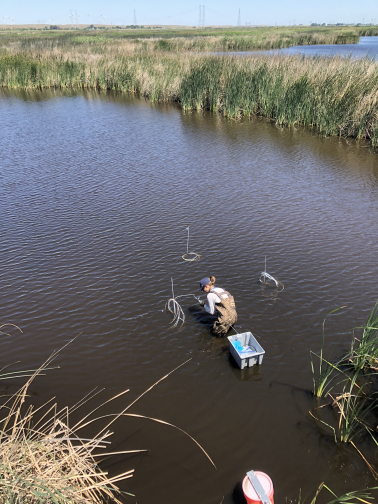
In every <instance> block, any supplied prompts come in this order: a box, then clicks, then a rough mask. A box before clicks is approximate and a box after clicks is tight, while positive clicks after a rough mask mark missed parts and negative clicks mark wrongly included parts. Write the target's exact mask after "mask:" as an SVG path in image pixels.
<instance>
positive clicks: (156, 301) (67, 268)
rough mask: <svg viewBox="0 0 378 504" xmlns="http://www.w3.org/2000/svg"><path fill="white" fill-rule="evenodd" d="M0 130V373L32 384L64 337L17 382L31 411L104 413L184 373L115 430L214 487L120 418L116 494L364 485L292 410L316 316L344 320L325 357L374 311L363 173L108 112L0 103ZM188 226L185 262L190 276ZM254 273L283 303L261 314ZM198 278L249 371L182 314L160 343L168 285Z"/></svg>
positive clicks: (300, 404)
mask: <svg viewBox="0 0 378 504" xmlns="http://www.w3.org/2000/svg"><path fill="white" fill-rule="evenodd" d="M0 114H1V137H0V148H1V158H0V166H1V169H0V190H1V254H0V279H1V284H0V285H1V290H0V308H1V311H0V312H1V322H12V323H15V324H17V325H18V326H20V327H21V328H22V330H23V331H24V332H23V334H19V333H18V332H16V331H14V332H12V336H11V337H3V338H2V347H1V348H2V364H3V365H5V364H8V363H11V362H14V361H18V360H20V361H21V363H20V364H17V365H16V366H14V368H17V366H18V367H20V368H24V369H25V368H31V367H35V366H38V365H39V364H41V363H42V361H43V360H44V359H45V358H46V357H47V356H48V355H49V354H50V353H51V352H52V351H53V350H54V349H57V348H59V347H60V346H62V345H63V344H64V343H66V342H67V341H68V340H69V339H70V338H72V337H73V336H75V335H77V334H78V333H82V335H81V336H80V337H79V338H78V339H77V340H76V341H75V342H74V343H73V344H71V345H70V346H69V347H67V348H66V349H65V350H64V351H63V352H62V354H61V356H60V357H59V359H58V361H57V363H58V364H59V366H60V369H56V370H53V371H50V372H49V373H48V376H47V377H41V378H39V379H38V380H37V381H36V382H35V383H34V385H33V387H32V392H33V401H34V402H35V403H36V404H41V403H42V402H43V401H44V400H45V399H48V398H50V397H51V396H53V395H54V396H57V399H58V401H59V404H60V405H61V406H63V405H65V404H69V405H72V404H73V403H74V402H76V401H78V400H79V399H80V398H82V397H83V396H84V395H85V394H87V393H88V392H89V391H90V390H92V389H93V388H94V387H95V386H99V387H106V390H105V391H104V392H103V393H102V396H101V397H102V398H103V399H104V400H105V399H107V398H109V397H110V396H111V395H113V394H116V393H118V392H120V391H121V390H123V389H125V388H130V389H131V392H129V394H127V395H126V396H125V397H124V398H123V399H121V400H118V401H117V402H116V403H114V404H110V405H107V406H106V407H105V408H104V409H103V412H104V414H105V413H111V412H114V411H119V410H120V409H121V408H122V406H123V405H125V404H127V402H128V401H130V400H131V399H133V398H135V397H136V396H137V395H138V394H139V393H141V392H142V391H143V390H145V389H146V388H147V387H149V386H150V385H151V384H152V383H154V382H155V381H157V380H158V379H159V378H161V377H162V376H164V375H165V374H166V373H167V372H169V371H171V370H172V369H174V368H175V367H177V366H178V365H179V364H181V363H183V362H185V361H186V360H187V359H191V360H190V361H189V362H188V363H187V364H185V365H184V366H183V367H181V368H180V369H179V370H178V371H176V372H175V373H174V374H172V375H171V376H170V377H169V378H168V379H166V380H165V381H163V382H162V383H160V384H159V385H158V386H157V387H156V388H155V389H154V390H153V391H151V392H150V393H149V394H148V395H146V396H145V397H144V398H143V399H141V400H140V401H139V402H138V403H137V404H136V405H135V406H133V407H132V409H131V410H130V411H131V412H132V413H138V414H143V415H149V416H153V417H155V418H160V419H163V420H165V421H167V422H170V423H173V424H175V425H177V426H179V427H180V428H182V429H185V430H186V431H188V432H189V433H190V434H191V435H192V436H194V437H195V438H196V439H197V440H198V442H199V443H201V444H202V445H203V447H204V448H205V449H206V450H207V451H208V452H209V454H210V455H211V457H212V458H213V460H214V462H215V463H216V465H217V467H218V469H217V471H215V470H214V469H213V467H212V466H211V465H210V463H209V462H208V460H207V459H206V458H205V456H204V455H203V454H202V452H200V450H199V449H198V448H197V447H196V446H195V445H194V444H193V443H192V442H191V441H190V440H189V439H188V438H186V437H184V435H183V434H181V433H180V432H178V431H176V430H174V429H173V428H170V427H167V426H164V425H159V424H153V423H151V422H149V421H147V420H141V419H135V418H122V419H120V420H118V421H117V422H116V424H115V425H114V431H115V434H114V436H113V448H114V449H117V450H122V449H137V448H148V449H149V452H148V453H147V454H144V455H141V456H140V455H137V456H134V457H129V458H125V457H122V456H119V457H116V458H114V459H113V460H112V461H111V462H110V463H109V466H107V467H108V468H109V469H110V470H111V471H112V473H113V472H115V471H121V470H127V469H128V468H130V467H135V468H136V474H135V477H134V478H133V479H132V480H128V481H127V483H126V484H125V485H124V486H123V487H122V488H123V489H125V490H128V491H131V492H133V493H135V494H136V495H137V501H138V503H139V504H151V503H154V504H170V503H172V504H176V503H180V504H193V503H201V504H202V503H203V504H207V503H209V504H220V502H221V501H222V498H223V496H224V501H223V502H224V504H231V503H240V502H241V500H240V495H239V493H240V489H239V483H240V481H241V480H242V478H243V476H244V474H245V472H246V471H247V470H250V469H252V468H253V469H259V470H263V471H265V472H267V473H268V474H269V475H270V476H271V477H272V479H273V481H274V485H275V492H276V493H275V496H276V503H279V502H285V499H286V498H287V499H288V502H291V501H294V500H296V499H297V498H298V494H299V489H300V488H302V492H303V495H306V494H307V493H308V492H311V493H313V492H315V489H316V488H317V486H318V485H319V484H320V483H321V482H322V481H326V483H327V484H328V485H329V486H331V488H333V490H334V491H335V492H336V493H340V492H341V491H347V490H351V489H357V488H361V487H364V486H372V485H373V483H374V481H373V480H372V478H371V476H370V473H369V471H368V470H367V468H366V466H365V465H364V463H363V462H362V461H361V460H360V459H359V458H358V456H356V453H355V452H353V451H352V448H350V447H346V446H336V445H335V444H334V442H333V438H332V436H331V435H330V434H331V433H329V432H327V431H326V430H323V429H322V428H321V427H319V425H316V424H315V423H314V421H313V420H312V418H311V417H310V416H309V414H308V410H309V409H310V408H312V407H313V406H314V402H313V399H312V397H311V395H310V394H309V393H308V391H309V390H310V389H311V386H312V376H311V370H310V362H309V352H310V349H312V350H316V351H317V350H318V349H319V348H320V335H321V325H322V321H323V317H324V316H325V314H326V313H327V312H328V311H330V310H331V309H333V308H335V307H338V306H341V305H347V307H348V308H347V309H346V310H344V311H343V313H342V314H341V315H335V316H334V318H333V319H330V320H329V322H328V328H327V348H328V349H330V348H331V347H336V353H341V352H343V351H344V350H346V349H347V348H348V346H349V341H350V330H351V328H353V327H355V326H357V325H361V324H362V323H363V322H364V321H365V320H366V317H367V314H368V312H369V311H370V309H371V308H372V306H373V304H374V302H375V300H376V299H377V298H378V284H377V276H378V265H377V257H378V246H377V236H378V156H377V155H375V154H373V153H372V152H371V151H370V149H369V148H368V147H365V146H363V145H356V144H355V142H354V141H346V140H339V139H334V138H333V139H330V138H327V139H323V138H321V137H319V136H318V135H317V134H315V133H313V132H311V131H309V130H305V129H297V130H296V129H290V130H289V129H280V128H277V127H276V126H274V125H272V124H270V123H268V122H266V121H263V120H254V121H249V120H244V121H241V122H233V121H228V120H224V119H223V118H221V117H219V116H217V115H211V114H197V113H189V114H185V113H183V112H182V111H181V110H180V109H178V108H177V107H175V106H153V105H151V104H149V103H145V102H143V101H139V100H135V99H132V98H127V97H117V96H114V95H107V96H106V95H101V96H97V95H95V94H84V95H74V94H72V95H61V94H56V95H54V94H47V93H45V94H33V95H31V94H5V93H3V94H2V95H1V98H0ZM188 225H190V230H191V235H192V237H191V246H190V248H191V249H192V250H194V251H195V252H198V253H200V254H201V255H202V258H201V260H200V261H199V262H195V263H191V264H190V263H186V262H184V261H183V260H182V259H181V255H182V254H183V253H184V252H185V251H186V231H185V227H186V226H188ZM265 255H266V256H267V258H268V259H267V261H268V271H269V272H270V273H271V274H273V275H275V276H277V277H278V278H279V279H280V280H281V281H282V282H283V283H284V284H285V290H284V291H283V292H282V293H281V294H279V295H278V296H277V297H269V295H268V294H269V293H268V291H266V290H265V291H264V290H263V289H262V288H261V287H260V285H259V283H258V278H259V275H260V272H261V271H262V270H263V266H264V256H265ZM208 274H214V275H215V276H216V277H217V278H218V279H219V285H220V286H223V287H225V288H227V289H228V290H230V291H231V293H232V294H233V295H234V296H235V299H236V302H237V308H238V314H239V320H238V324H237V329H238V331H242V330H251V331H252V332H253V333H254V334H255V335H256V337H257V338H258V340H259V342H260V343H261V344H262V346H263V347H264V348H265V350H266V356H265V358H264V362H263V365H262V366H261V367H260V368H251V369H246V370H244V371H240V370H239V369H238V368H237V367H236V365H235V363H234V362H233V360H232V358H231V357H230V355H229V352H228V348H227V344H226V342H225V341H224V340H215V339H213V338H212V337H211V334H210V330H209V325H207V324H206V323H204V322H205V321H204V320H203V319H201V318H200V317H199V315H198V313H199V311H198V309H197V308H196V307H193V306H191V302H190V301H185V302H183V303H182V304H183V307H184V308H185V312H186V317H187V319H186V323H185V325H184V327H183V328H182V329H181V330H170V329H169V321H170V317H169V316H168V315H167V314H166V313H162V312H161V310H162V308H163V307H164V303H165V301H166V300H167V299H168V297H170V293H171V291H170V279H171V277H173V279H174V281H175V293H176V295H178V294H187V293H192V292H196V289H197V285H198V281H199V280H200V279H201V278H202V277H203V276H205V275H208ZM342 335H344V336H342ZM340 337H341V339H340ZM21 383H22V381H21V380H16V381H13V382H9V384H7V385H2V388H1V390H4V389H6V390H7V391H13V390H16V386H17V385H19V384H21ZM100 402H101V399H100V397H97V398H95V399H94V400H93V401H92V405H93V407H94V406H96V405H98V404H100ZM89 409H90V406H89V405H86V406H85V407H84V408H83V413H85V412H87V411H89ZM360 446H361V447H362V448H363V449H364V450H366V452H365V453H366V455H367V456H368V457H372V458H371V461H372V462H374V454H373V452H372V451H369V448H368V445H367V444H366V445H364V441H363V440H362V441H361V445H360ZM128 502H134V500H132V499H131V498H130V499H128Z"/></svg>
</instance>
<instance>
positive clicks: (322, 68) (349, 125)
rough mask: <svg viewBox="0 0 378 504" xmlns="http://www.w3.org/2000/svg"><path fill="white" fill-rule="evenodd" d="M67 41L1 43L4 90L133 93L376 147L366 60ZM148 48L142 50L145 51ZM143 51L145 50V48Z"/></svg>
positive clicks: (375, 80) (374, 86) (372, 67)
mask: <svg viewBox="0 0 378 504" xmlns="http://www.w3.org/2000/svg"><path fill="white" fill-rule="evenodd" d="M77 37H78V36H76V39H75V40H76V42H75V41H74V42H72V40H71V39H70V40H69V41H66V45H64V43H65V42H64V40H65V39H64V37H63V38H62V39H59V41H58V42H57V39H56V38H54V37H48V38H45V39H43V40H41V39H36V40H34V41H33V42H30V39H26V40H23V39H14V40H13V41H11V42H9V41H7V42H6V41H3V43H1V41H0V86H2V87H5V88H10V89H20V88H23V89H46V88H58V89H59V88H76V89H103V90H115V91H121V92H128V93H135V94H138V95H140V96H143V97H146V98H149V99H150V100H153V101H175V102H179V103H180V104H181V105H182V107H183V108H184V109H185V110H192V109H194V110H211V111H214V112H219V113H221V114H223V115H225V116H228V117H232V118H235V117H240V116H242V115H250V114H257V115H261V116H264V117H268V118H271V119H273V120H274V121H275V122H276V123H277V124H280V125H289V126H294V125H299V124H303V125H306V126H311V127H314V128H316V129H317V130H318V131H319V132H320V133H322V134H324V135H339V136H345V137H347V136H350V137H355V138H366V139H369V140H371V142H372V144H373V146H375V147H376V146H377V145H378V114H377V111H378V109H377V97H378V64H377V63H375V62H372V61H369V60H345V59H342V58H332V59H331V58H313V59H309V58H302V57H298V56H267V55H253V56H249V57H243V58H240V57H239V58H238V57H232V56H223V57H220V56H211V55H206V54H198V53H197V54H196V53H193V52H186V53H176V52H169V51H165V50H161V51H156V50H152V49H149V48H148V44H149V43H154V44H156V43H159V41H158V42H157V41H156V40H155V41H151V40H150V41H143V40H139V41H137V40H132V41H130V40H128V39H125V40H123V41H119V40H110V41H108V40H106V41H101V40H99V39H96V43H95V44H91V43H88V42H87V41H86V40H81V41H80V43H78V40H77ZM143 44H145V45H143ZM141 47H142V48H141Z"/></svg>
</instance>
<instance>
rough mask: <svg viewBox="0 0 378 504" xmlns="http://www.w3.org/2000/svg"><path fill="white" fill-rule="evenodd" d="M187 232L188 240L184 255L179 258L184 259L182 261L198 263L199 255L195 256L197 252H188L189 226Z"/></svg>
mask: <svg viewBox="0 0 378 504" xmlns="http://www.w3.org/2000/svg"><path fill="white" fill-rule="evenodd" d="M186 229H187V230H188V239H187V242H186V254H183V255H182V256H181V257H182V258H183V259H184V261H189V262H193V261H198V260H199V259H200V257H201V256H200V254H197V252H189V226H188V227H187V228H186Z"/></svg>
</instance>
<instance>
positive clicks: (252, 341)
mask: <svg viewBox="0 0 378 504" xmlns="http://www.w3.org/2000/svg"><path fill="white" fill-rule="evenodd" d="M227 339H228V341H229V342H230V352H231V355H232V356H233V358H234V359H235V360H236V362H237V364H238V366H239V367H240V369H244V368H245V367H251V366H254V365H255V364H261V363H262V360H263V357H264V354H265V350H264V349H263V348H262V346H261V345H260V344H259V343H258V342H257V340H256V338H255V337H254V336H253V334H252V333H251V332H245V333H241V334H235V335H233V336H228V337H227ZM234 341H239V342H240V343H241V344H242V345H243V346H249V347H251V348H252V349H253V350H255V351H254V352H253V353H252V354H245V355H243V353H239V352H238V351H237V350H236V348H235V347H234V345H233V343H234Z"/></svg>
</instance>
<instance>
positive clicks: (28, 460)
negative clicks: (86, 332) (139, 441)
mask: <svg viewBox="0 0 378 504" xmlns="http://www.w3.org/2000/svg"><path fill="white" fill-rule="evenodd" d="M68 344H69V343H68ZM66 346H67V345H66ZM63 348H64V347H63ZM58 354H59V352H55V353H53V354H52V356H51V357H50V358H49V359H48V360H47V361H46V362H45V363H44V364H43V365H42V366H41V367H40V368H39V369H38V370H37V371H35V372H33V374H32V375H31V376H30V378H29V380H28V381H27V382H26V383H25V385H24V386H23V387H22V388H21V389H20V390H19V391H18V392H16V393H15V394H14V395H13V396H12V397H11V398H9V399H8V400H7V402H6V403H5V404H3V405H2V406H0V503H12V504H21V503H23V504H37V503H41V502H43V503H55V504H66V503H75V504H89V503H91V504H93V503H102V502H104V500H111V501H112V502H116V503H119V504H121V501H120V500H118V498H117V497H119V496H120V494H121V493H125V492H121V491H120V490H119V488H118V487H117V486H116V485H115V483H117V482H119V481H123V480H125V479H127V478H131V477H132V475H133V472H134V469H131V470H129V471H126V472H124V473H122V474H119V475H117V476H114V477H109V476H108V473H107V472H103V471H101V469H100V468H99V466H98V462H97V461H96V460H97V457H99V456H100V457H103V456H104V455H106V456H109V455H115V454H126V453H136V452H143V451H146V450H130V451H118V452H111V453H104V452H103V451H101V450H103V449H105V448H106V447H107V446H108V445H109V444H110V441H107V438H108V437H109V436H110V435H111V434H112V432H110V430H109V427H110V425H111V424H112V423H114V422H115V421H116V420H117V419H118V418H120V417H121V416H131V417H138V418H147V419H149V420H153V421H155V422H159V423H162V424H165V425H169V426H171V427H175V426H174V425H172V424H169V423H167V422H164V421H162V420H158V419H153V418H149V417H145V416H142V415H136V414H131V413H127V410H128V409H129V408H130V407H131V406H133V405H134V404H135V403H136V402H137V401H138V400H139V399H140V398H141V397H143V396H144V395H145V394H146V393H147V392H149V391H150V390H151V389H152V388H153V387H154V386H155V385H157V384H158V383H160V382H161V381H162V380H164V379H165V378H167V376H169V375H170V374H171V373H173V371H175V370H173V371H171V372H170V373H168V374H167V375H166V376H164V377H163V378H161V379H160V380H158V381H157V382H156V383H155V384H154V385H152V386H151V387H149V388H148V389H147V390H146V391H145V392H143V393H142V394H141V395H140V396H139V397H138V398H137V399H135V400H134V401H132V402H131V403H130V404H129V405H128V406H127V407H126V408H124V409H123V411H121V412H120V413H118V414H111V415H103V416H100V417H98V418H92V419H91V418H90V417H91V416H92V414H93V413H94V412H95V411H96V410H98V409H99V408H100V407H101V406H103V405H104V404H106V403H109V402H110V401H112V400H113V399H116V398H118V397H120V396H122V395H123V394H125V393H127V392H128V391H129V390H125V391H123V392H121V393H120V394H117V395H116V396H115V397H113V398H111V399H109V400H107V401H106V402H105V403H103V404H102V405H100V406H98V407H96V408H95V409H94V410H93V411H92V412H91V413H90V414H88V415H86V416H85V417H84V418H82V419H81V420H80V421H79V422H77V423H76V424H75V425H73V426H72V427H70V426H69V418H70V414H71V413H72V412H73V411H75V410H76V409H77V408H79V407H80V406H82V405H83V404H84V403H86V402H87V401H89V400H90V399H91V398H93V397H94V396H95V395H97V393H98V391H95V390H94V391H92V392H91V393H90V394H88V395H87V396H86V397H85V398H84V399H83V400H81V401H80V402H79V403H77V404H76V405H75V406H73V407H72V408H67V407H66V408H63V409H62V410H60V411H58V410H57V405H56V404H51V401H48V402H47V403H45V404H44V405H43V406H41V407H40V408H37V409H34V408H33V407H32V406H29V407H27V408H25V405H24V403H25V398H26V395H27V391H28V388H29V386H30V384H31V383H32V381H33V380H34V378H35V377H36V376H38V375H40V374H41V373H42V372H43V371H45V370H46V369H48V366H49V365H50V364H51V362H52V361H53V360H54V359H55V358H56V357H57V355H58ZM178 367H181V366H178ZM176 369H178V368H176ZM109 417H110V420H109V421H108V423H107V424H106V425H105V427H102V428H101V429H100V431H99V433H98V434H97V435H96V436H95V437H94V438H92V439H86V438H83V437H81V436H79V435H78V431H80V430H81V429H83V428H84V427H86V426H87V425H88V424H91V423H93V422H96V421H97V420H100V419H104V418H109ZM37 418H38V420H37ZM175 428H177V429H179V430H180V431H181V432H183V433H184V434H186V435H187V436H189V437H190V438H191V439H192V440H193V441H194V442H195V443H196V444H197V446H198V447H199V448H200V449H201V450H202V451H203V452H204V454H205V455H206V457H207V458H208V459H209V461H210V462H211V463H212V464H213V465H214V463H213V461H212V460H211V459H210V457H209V455H208V454H207V453H206V452H205V450H204V449H203V448H202V447H201V446H200V445H199V444H198V443H197V441H195V439H193V438H192V437H191V436H190V435H189V434H187V433H186V432H185V431H183V430H182V429H180V428H178V427H175ZM95 451H96V453H94V452H95ZM214 467H215V466H214ZM129 495H132V494H129Z"/></svg>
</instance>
